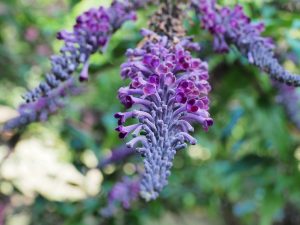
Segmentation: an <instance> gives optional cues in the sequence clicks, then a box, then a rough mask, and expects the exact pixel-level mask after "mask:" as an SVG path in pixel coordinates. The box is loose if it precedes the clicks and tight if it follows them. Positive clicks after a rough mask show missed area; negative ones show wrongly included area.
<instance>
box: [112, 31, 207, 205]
mask: <svg viewBox="0 0 300 225" xmlns="http://www.w3.org/2000/svg"><path fill="white" fill-rule="evenodd" d="M142 34H144V35H146V36H147V37H148V36H149V34H150V36H151V37H150V38H149V39H148V40H147V41H146V42H145V44H144V45H143V47H142V48H141V49H134V50H130V51H129V52H127V53H128V54H127V55H129V56H128V61H127V62H125V63H124V64H123V65H122V66H121V76H122V77H123V78H124V79H126V78H128V79H130V80H131V83H130V85H129V87H124V88H120V90H119V99H120V101H121V102H122V103H123V104H124V105H125V106H126V108H131V107H133V106H134V107H135V110H133V111H131V112H126V113H117V114H116V117H117V118H118V119H119V122H118V123H119V126H118V128H117V129H116V130H117V131H118V132H119V134H120V137H121V138H124V137H127V136H128V135H129V134H132V135H133V137H134V138H133V139H132V140H131V141H129V142H128V143H127V146H128V147H130V148H133V147H137V152H139V153H140V154H141V155H142V156H144V170H145V171H144V174H143V176H142V179H141V187H140V190H141V195H142V197H144V198H145V199H146V200H151V199H155V198H157V197H158V194H159V192H160V191H161V190H162V189H163V187H164V186H166V185H167V183H168V181H167V179H168V176H169V175H170V169H171V167H172V161H173V159H174V156H175V154H176V151H178V150H180V149H182V148H185V147H186V143H190V144H196V139H195V138H193V137H192V136H191V135H190V134H189V132H192V131H193V126H192V125H191V123H192V122H196V123H199V124H200V125H202V127H203V128H204V129H205V130H207V129H208V127H210V126H211V125H212V124H213V120H212V119H211V118H210V115H209V113H208V109H209V100H208V98H207V94H208V92H209V91H210V90H211V87H210V85H209V83H208V82H207V79H208V71H207V64H206V63H205V62H203V61H201V60H200V59H197V58H193V57H192V55H191V53H190V52H189V51H188V50H187V48H188V47H191V46H192V47H193V48H195V45H194V44H191V43H190V41H187V39H183V40H181V41H174V42H172V41H171V40H169V39H168V38H167V37H165V36H158V35H156V34H155V33H153V32H151V31H145V30H144V31H143V32H142ZM198 49H199V48H198ZM131 53H132V54H131ZM128 118H136V119H137V121H138V122H137V123H136V124H134V125H128V126H124V123H125V122H126V120H127V119H128Z"/></svg>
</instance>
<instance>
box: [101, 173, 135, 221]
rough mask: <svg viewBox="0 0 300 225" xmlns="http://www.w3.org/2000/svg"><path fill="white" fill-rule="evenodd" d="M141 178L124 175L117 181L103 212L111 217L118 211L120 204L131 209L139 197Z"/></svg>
mask: <svg viewBox="0 0 300 225" xmlns="http://www.w3.org/2000/svg"><path fill="white" fill-rule="evenodd" d="M139 191H140V188H139V180H138V179H136V178H129V177H124V178H123V179H122V181H120V182H117V183H116V184H115V185H114V186H113V187H112V189H111V190H110V192H109V194H108V205H107V206H106V207H105V208H103V209H102V210H101V214H102V215H103V216H105V217H110V216H112V215H114V214H115V213H116V212H117V206H118V205H119V204H120V205H121V206H122V207H123V208H124V209H129V208H130V207H131V204H132V203H133V202H134V201H136V200H137V199H138V197H139Z"/></svg>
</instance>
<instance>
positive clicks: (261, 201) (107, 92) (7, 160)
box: [0, 0, 300, 225]
mask: <svg viewBox="0 0 300 225" xmlns="http://www.w3.org/2000/svg"><path fill="white" fill-rule="evenodd" d="M219 2H220V3H222V4H229V5H233V4H235V3H237V2H238V3H241V4H242V5H243V6H245V8H246V12H247V14H248V15H250V16H251V17H252V18H254V20H257V21H259V20H263V21H265V23H266V26H267V29H266V32H265V35H268V36H271V37H273V38H274V39H275V40H276V43H277V49H276V54H277V55H278V57H279V58H280V60H281V62H282V63H283V65H284V66H285V67H286V68H287V69H288V70H290V71H293V72H297V73H300V69H299V68H300V66H299V65H297V62H298V63H299V57H300V16H299V12H296V11H295V12H290V11H286V10H284V9H283V8H282V7H281V4H284V3H283V2H281V1H273V2H270V1H260V0H256V1H251V0H248V1H246V0H243V1H229V0H224V1H219ZM109 3H110V1H106V0H84V1H79V0H2V1H1V2H0V68H1V69H0V71H1V72H0V82H1V83H0V84H1V86H0V123H4V122H5V121H6V120H8V119H9V118H11V117H13V116H15V115H16V111H15V109H16V108H17V106H18V104H20V103H21V102H22V99H21V97H20V96H21V95H22V94H23V93H24V92H25V91H26V90H27V89H29V88H32V87H34V86H36V85H37V84H38V83H39V81H41V79H43V74H45V72H46V71H47V70H48V69H49V67H50V65H49V61H48V57H49V56H50V55H51V54H53V53H56V52H58V50H59V48H60V46H61V45H62V43H60V42H59V41H57V40H55V35H56V32H57V31H59V30H61V29H71V27H72V24H73V22H74V20H75V17H76V15H79V14H80V13H82V12H83V11H85V10H87V9H88V8H90V7H92V6H95V7H97V6H99V5H101V4H102V5H106V6H108V5H109ZM153 10H155V8H147V9H144V10H141V11H139V13H138V14H139V19H138V21H137V22H136V23H133V22H127V23H126V24H125V25H124V26H123V27H122V29H121V30H119V31H118V32H117V33H116V34H115V35H114V36H113V38H112V40H111V42H110V44H109V47H108V50H107V52H106V53H105V55H95V56H94V57H93V58H92V65H91V79H90V81H89V82H88V83H87V84H86V85H85V86H86V87H85V92H84V93H83V94H81V95H80V96H76V97H72V98H70V99H69V101H68V104H67V107H65V108H64V109H63V110H62V111H61V113H60V114H58V115H56V116H53V117H51V119H50V120H49V121H47V122H45V123H43V124H41V123H39V124H38V123H36V124H32V125H30V126H29V127H27V128H26V129H25V130H22V131H20V132H19V133H18V135H17V136H16V137H15V140H13V145H14V146H13V147H12V146H11V143H10V145H9V144H7V142H5V138H2V141H1V143H0V159H1V163H0V224H1V225H2V224H5V225H48V224H49V225H53V224H62V225H100V224H109V225H110V224H112V225H113V224H116V225H135V224H137V225H138V224H141V225H145V224H146V225H148V224H149V225H150V224H157V225H177V224H178V225H185V224H186V225H208V224H209V225H222V224H224V225H244V224H245V225H248V224H249V225H253V224H260V225H294V224H295V225H299V224H300V171H299V169H300V132H299V130H297V129H296V127H295V126H294V125H293V124H292V123H291V122H290V120H289V118H288V116H287V115H286V113H285V111H284V108H283V107H282V106H281V105H279V104H278V103H277V102H276V95H277V93H276V90H275V89H274V88H273V87H272V84H271V82H270V80H269V78H268V76H266V75H265V74H263V73H261V72H260V71H259V70H258V69H256V68H253V67H252V66H250V65H249V64H248V63H247V61H246V60H245V59H244V58H243V57H241V56H240V54H239V53H238V52H237V51H235V50H234V49H233V51H231V53H230V54H228V55H216V54H214V53H213V52H212V46H211V41H212V39H211V36H210V35H209V34H208V33H207V32H205V31H201V30H200V29H199V23H198V22H197V20H196V19H195V18H194V17H195V16H194V15H193V14H191V19H190V20H189V21H185V24H186V27H187V29H188V33H189V34H191V35H195V36H196V40H197V41H198V42H200V43H201V46H202V52H201V53H199V57H201V58H202V59H205V60H207V61H208V62H209V65H210V74H211V78H210V82H211V85H212V87H213V90H212V93H211V95H210V98H211V102H212V106H211V115H212V117H213V118H214V120H215V124H214V126H213V127H212V128H211V129H210V130H209V132H204V131H203V130H202V129H200V128H199V127H198V128H197V129H196V132H195V136H196V138H197V139H198V145H196V146H192V147H189V148H188V149H187V150H185V151H181V152H179V153H178V154H177V157H176V158H175V163H174V168H173V170H172V175H171V177H170V180H169V185H168V186H167V188H165V189H164V191H163V192H162V193H161V196H160V198H159V199H158V200H156V201H153V202H150V203H145V202H143V201H138V202H136V203H135V204H134V205H133V206H132V209H131V210H129V211H123V210H122V209H120V210H119V211H118V213H117V214H116V215H115V216H114V217H113V218H109V219H108V218H103V217H102V216H101V214H100V210H101V208H103V207H105V205H106V204H107V193H108V192H109V190H110V188H111V187H112V185H113V184H114V183H115V182H117V181H118V180H120V178H121V177H122V176H124V175H128V176H131V175H132V174H133V173H134V170H135V167H134V164H133V163H136V162H141V159H140V158H139V157H138V156H137V157H132V158H130V159H128V160H127V161H126V162H124V163H120V164H118V165H109V166H107V167H106V168H104V169H101V170H99V169H97V168H96V167H97V164H98V162H99V160H101V159H103V157H106V156H107V155H109V154H110V152H111V150H112V149H114V148H117V147H118V146H120V145H121V144H122V143H121V141H120V140H119V139H118V134H117V133H116V132H115V131H114V128H115V126H116V120H115V119H114V118H113V115H114V113H115V112H118V111H120V110H122V109H123V107H122V106H121V104H120V103H119V101H118V99H117V97H116V93H117V90H118V88H119V87H121V86H122V85H125V83H126V82H124V81H122V80H121V79H120V76H119V71H120V70H119V65H120V64H121V63H122V61H124V60H125V58H124V56H123V54H124V51H125V50H126V49H127V48H129V47H134V46H135V45H136V44H137V43H138V42H139V41H140V39H141V36H140V35H139V32H138V31H139V29H140V28H141V27H145V26H146V24H147V19H148V16H149V15H151V13H152V12H153ZM293 59H294V60H293ZM297 68H298V69H297Z"/></svg>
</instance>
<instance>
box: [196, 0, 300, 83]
mask: <svg viewBox="0 0 300 225" xmlns="http://www.w3.org/2000/svg"><path fill="white" fill-rule="evenodd" d="M193 7H194V8H195V9H196V12H197V13H198V15H199V17H200V20H201V22H202V27H203V28H205V29H207V30H209V31H210V32H211V33H212V34H213V35H214V48H215V50H216V51H217V52H222V53H224V52H227V51H228V50H229V45H230V44H233V45H235V46H236V47H237V48H238V50H239V51H240V52H241V53H242V54H243V55H244V56H246V57H247V58H248V60H249V62H250V63H251V64H254V65H256V66H258V67H259V68H260V69H261V70H263V71H265V72H266V73H268V74H269V75H270V77H271V78H272V79H274V80H278V81H280V82H283V83H286V84H288V85H293V86H300V76H298V75H296V74H292V73H290V72H288V71H286V70H285V69H284V68H283V67H282V66H281V65H280V64H279V62H278V60H277V59H276V58H275V57H274V52H273V48H274V45H273V43H272V40H271V39H270V38H265V37H262V36H261V32H262V31H264V24H263V23H259V24H254V23H252V22H251V20H250V18H249V17H247V16H246V14H245V13H244V11H243V7H242V6H240V5H237V6H235V7H234V8H233V9H230V8H228V7H221V8H216V2H215V0H193Z"/></svg>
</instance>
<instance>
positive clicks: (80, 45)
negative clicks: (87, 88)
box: [5, 0, 150, 129]
mask: <svg viewBox="0 0 300 225" xmlns="http://www.w3.org/2000/svg"><path fill="white" fill-rule="evenodd" d="M147 3H150V1H149V0H126V1H122V2H121V1H117V0H115V1H113V3H112V5H111V6H110V7H109V8H107V9H105V8H103V7H99V8H92V9H90V10H88V11H86V12H84V13H83V14H81V15H80V16H78V17H77V19H76V24H75V25H74V27H73V30H72V31H71V32H68V31H61V32H59V33H58V34H57V38H58V39H59V40H63V41H64V46H63V47H62V48H61V49H60V54H59V55H54V56H52V57H51V71H50V72H49V73H48V74H47V75H46V80H45V81H44V82H42V83H40V85H39V86H38V87H36V88H35V89H33V90H31V91H29V92H28V93H27V94H25V96H24V99H25V100H26V103H24V104H22V105H21V106H20V108H19V111H20V116H19V117H17V118H15V119H13V120H11V121H9V122H8V123H7V124H6V126H5V127H6V129H13V128H18V127H19V126H20V127H22V126H25V125H28V124H29V123H31V122H34V121H44V120H46V119H47V118H48V116H49V115H50V114H53V113H54V112H56V111H57V110H58V109H59V108H61V107H62V106H63V105H64V104H62V103H61V102H63V99H62V96H61V93H62V92H64V91H65V93H68V89H69V85H70V82H74V80H73V78H72V74H73V73H74V72H75V71H76V70H78V69H79V68H80V66H82V68H81V72H80V76H79V81H81V82H83V81H87V80H88V78H89V75H88V69H89V57H90V56H91V55H92V54H94V53H96V52H97V51H104V50H105V47H106V46H107V44H108V42H109V39H110V37H111V35H112V34H113V32H114V31H116V30H117V29H118V28H119V27H120V26H121V25H122V24H123V23H124V22H126V21H128V20H135V19H136V15H135V12H134V9H137V8H139V7H142V6H144V5H146V4H147ZM128 104H129V103H128Z"/></svg>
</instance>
